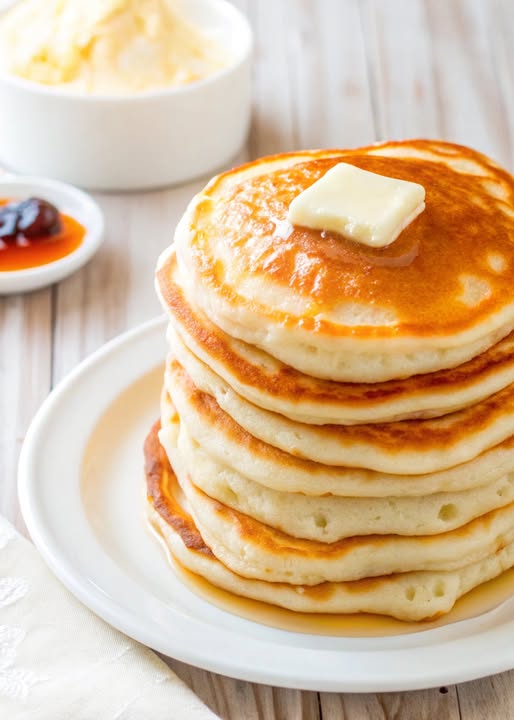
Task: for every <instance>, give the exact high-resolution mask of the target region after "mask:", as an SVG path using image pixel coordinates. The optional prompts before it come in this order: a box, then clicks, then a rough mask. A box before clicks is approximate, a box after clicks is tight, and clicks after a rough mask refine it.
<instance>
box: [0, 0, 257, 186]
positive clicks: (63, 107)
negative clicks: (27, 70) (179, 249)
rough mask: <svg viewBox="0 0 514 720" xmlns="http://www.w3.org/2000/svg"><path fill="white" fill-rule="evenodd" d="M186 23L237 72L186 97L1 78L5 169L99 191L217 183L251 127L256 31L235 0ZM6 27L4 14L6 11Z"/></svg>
mask: <svg viewBox="0 0 514 720" xmlns="http://www.w3.org/2000/svg"><path fill="white" fill-rule="evenodd" d="M180 11H181V14H182V15H183V16H184V17H185V19H186V20H188V21H189V22H190V23H191V24H192V25H194V26H196V27H198V28H199V29H200V30H202V31H203V32H205V34H206V35H207V36H208V37H209V38H211V39H212V40H213V41H214V42H216V43H218V44H219V45H220V46H221V47H223V48H225V50H226V51H227V53H228V54H229V55H230V59H231V62H229V64H228V65H227V67H225V68H223V69H222V70H220V71H219V72H217V73H215V74H214V75H211V76H210V77H207V78H205V79H203V80H200V81H198V82H194V83H191V84H189V85H185V86H183V87H170V88H162V89H161V88H160V89H157V90H148V91H144V92H140V93H134V94H132V95H86V94H84V93H82V94H81V93H77V92H73V91H71V90H69V89H66V88H65V87H61V86H50V85H43V84H40V83H36V82H32V81H28V80H25V79H23V78H20V77H16V76H15V75H13V74H10V73H8V72H7V71H6V70H3V69H0V108H2V109H4V108H8V109H9V111H8V112H4V111H3V110H2V112H0V161H1V162H2V163H3V164H4V166H5V167H8V168H11V169H12V170H13V171H15V172H20V173H24V174H30V175H45V176H48V177H52V178H56V179H58V180H63V181H65V182H69V183H72V184H73V185H78V186H79V187H84V188H89V189H95V190H142V189H152V188H157V187H163V186H167V185H174V184H177V183H182V182H186V181H188V180H192V179H194V178H197V177H200V176H202V175H211V174H212V173H213V172H215V171H216V170H219V169H220V168H222V167H224V166H226V165H227V163H229V162H230V161H232V160H233V159H234V157H235V156H236V154H237V152H238V151H239V150H240V148H241V146H242V145H243V143H244V141H245V139H246V135H247V133H248V128H249V124H250V109H251V62H250V57H251V52H252V45H253V35H252V30H251V28H250V25H249V23H248V21H247V19H246V17H245V16H244V15H243V13H242V12H240V11H239V10H238V9H237V8H236V7H234V6H233V5H232V4H231V3H230V2H227V0H187V2H185V1H182V2H181V3H180ZM0 21H1V9H0Z"/></svg>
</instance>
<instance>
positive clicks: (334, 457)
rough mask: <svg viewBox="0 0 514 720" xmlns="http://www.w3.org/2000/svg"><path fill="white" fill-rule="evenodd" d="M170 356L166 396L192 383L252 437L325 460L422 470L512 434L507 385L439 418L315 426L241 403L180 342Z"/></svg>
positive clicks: (512, 405)
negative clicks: (179, 387)
mask: <svg viewBox="0 0 514 720" xmlns="http://www.w3.org/2000/svg"><path fill="white" fill-rule="evenodd" d="M179 346H180V347H179ZM175 355H176V358H177V359H174V357H173V356H170V360H169V362H168V364H167V369H166V373H165V384H166V387H167V389H168V391H169V392H170V395H171V397H172V398H173V386H174V385H176V384H178V383H182V384H187V385H188V386H189V387H190V392H191V393H194V391H195V389H196V390H200V391H201V392H204V393H207V394H209V395H211V396H212V397H214V398H215V400H216V402H217V403H218V405H219V406H220V408H221V409H222V410H224V411H225V412H226V413H227V414H228V415H230V417H231V418H232V419H233V420H235V421H236V423H237V424H238V425H240V426H241V427H243V428H244V429H245V430H246V431H247V432H249V433H250V434H251V435H253V436H254V437H256V438H259V439H260V440H262V441H263V442H265V443H267V444H269V445H272V446H274V447H277V448H279V449H281V450H284V451H286V452H288V453H290V454H291V455H296V456H297V457H303V458H305V459H307V460H313V461H315V462H319V463H324V464H326V465H344V466H350V467H361V468H367V469H370V470H377V471H380V472H387V473H396V474H399V475H401V474H426V473H432V472H438V471H440V470H445V469H447V468H451V467H453V466H455V465H458V464H461V463H465V462H467V461H469V460H472V459H473V458H475V457H476V456H477V455H479V454H480V453H482V452H484V451H485V450H488V449H489V448H491V447H494V446H495V445H497V444H499V443H501V442H503V441H504V440H506V439H507V438H509V437H511V436H512V434H514V385H509V386H508V387H507V388H505V389H504V390H501V391H500V392H498V393H495V394H494V395H492V396H491V397H489V398H486V399H485V400H483V401H482V402H480V403H477V404H475V405H473V406H472V407H469V408H465V409H464V410H459V411H458V412H455V413H451V414H450V415H446V416H444V417H441V418H429V419H427V420H402V421H400V422H392V423H376V424H373V425H369V424H368V425H322V426H318V425H308V424H306V423H299V422H296V421H294V420H290V419H289V418H285V417H284V416H282V415H279V414H278V413H272V412H270V411H269V410H264V409H262V408H259V407H258V406H257V405H253V404H251V403H249V402H248V401H247V400H245V399H244V398H242V397H241V396H240V395H238V394H237V393H235V392H234V391H233V390H232V388H231V387H230V386H229V385H228V384H227V383H226V382H225V381H224V380H222V378H220V377H219V375H216V374H215V373H213V372H212V370H210V368H208V367H207V365H205V363H202V362H201V361H200V360H198V359H197V358H196V357H195V356H194V355H193V354H192V353H191V352H190V351H189V350H188V349H187V348H186V347H185V345H183V344H182V343H177V344H176V346H175ZM184 368H185V369H184ZM186 371H187V372H186Z"/></svg>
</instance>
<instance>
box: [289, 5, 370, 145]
mask: <svg viewBox="0 0 514 720" xmlns="http://www.w3.org/2000/svg"><path fill="white" fill-rule="evenodd" d="M290 12H291V14H292V15H294V18H295V22H294V25H292V26H291V27H290V28H288V31H287V33H285V37H284V42H285V43H286V44H287V49H288V58H287V61H288V65H289V84H290V90H291V92H292V102H293V108H294V110H293V116H294V119H295V123H294V129H295V142H296V146H297V147H300V148H317V147H352V146H356V145H365V144H368V143H370V142H373V141H374V140H375V126H374V121H373V113H372V106H371V96H370V90H369V82H368V72H367V62H366V54H365V45H364V39H363V28H362V23H361V17H360V13H359V2H358V0H345V2H343V3H342V2H338V0H322V1H321V2H301V3H299V2H295V3H291V4H290Z"/></svg>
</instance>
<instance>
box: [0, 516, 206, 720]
mask: <svg viewBox="0 0 514 720" xmlns="http://www.w3.org/2000/svg"><path fill="white" fill-rule="evenodd" d="M0 718H2V720H4V719H5V720H215V718H216V716H215V715H214V714H213V713H212V712H211V711H210V710H208V709H207V707H206V706H205V705H204V704H203V703H202V702H201V701H200V700H199V699H198V698H197V697H196V695H194V693H192V692H191V691H190V690H189V688H187V687H186V686H185V685H184V684H183V683H182V682H181V681H180V680H179V679H178V678H177V676H176V675H175V674H174V673H173V672H172V671H171V670H170V669H169V668H168V667H167V666H166V665H165V664H164V663H163V662H162V661H161V660H159V658H157V656H156V655H155V654H154V653H153V652H151V651H150V650H148V649H147V648H145V647H143V646H142V645H139V644H138V643H136V642H134V641H133V640H130V639H129V638H128V637H126V636H125V635H123V634H122V633H120V632H118V631H117V630H114V629H113V628H111V627H110V626H109V625H107V624H106V623H104V622H103V621H102V620H100V618H98V617H96V615H94V614H93V613H92V612H90V611H89V610H88V609H87V608H85V607H84V606H83V605H81V604H80V603H79V602H78V601H77V600H76V599H75V598H74V597H73V596H72V595H71V594H70V593H69V592H68V591H67V590H66V588H65V587H64V586H63V585H61V584H60V582H59V581H58V580H56V578H54V576H53V575H52V574H51V573H50V571H49V570H48V569H47V567H46V565H45V564H44V563H43V561H42V560H41V558H40V556H39V554H38V552H37V550H36V549H35V547H34V546H33V545H32V544H31V543H29V542H28V541H27V540H25V538H23V537H21V535H20V534H19V533H17V532H16V531H15V530H14V528H13V527H12V525H10V524H9V523H8V522H7V520H5V519H4V518H3V517H1V516H0Z"/></svg>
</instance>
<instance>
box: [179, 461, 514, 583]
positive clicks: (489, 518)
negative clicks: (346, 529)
mask: <svg viewBox="0 0 514 720" xmlns="http://www.w3.org/2000/svg"><path fill="white" fill-rule="evenodd" d="M175 457H176V456H175ZM175 457H174V458H173V460H174V459H175ZM170 460H171V458H170ZM172 467H173V470H174V472H175V474H176V476H177V480H178V481H179V483H180V487H181V488H182V491H183V492H184V494H185V496H186V498H187V500H188V505H189V507H190V508H191V515H192V517H193V519H194V521H195V524H196V526H197V527H198V529H199V530H200V533H201V535H202V537H203V539H204V540H205V542H206V543H207V545H208V546H209V547H210V548H211V550H212V552H213V553H214V555H215V556H216V557H217V558H218V560H220V561H221V562H222V563H223V564H224V565H225V566H226V567H228V568H229V569H230V570H232V571H233V572H236V573H237V574H238V575H242V576H243V577H248V578H256V579H258V580H268V581H270V582H289V583H293V584H298V585H318V584H319V583H322V582H327V581H328V582H341V581H351V580H360V579H362V578H369V577H375V576H380V575H390V574H392V573H400V572H412V571H420V570H456V569H458V568H460V567H463V566H465V565H469V564H471V563H474V562H478V561H480V560H483V559H485V558H487V557H489V556H490V555H494V554H495V553H496V552H498V551H499V550H501V549H502V548H503V547H505V546H506V545H508V544H510V543H512V542H514V503H511V504H509V505H506V506H505V507H503V508H498V509H496V510H492V511H490V512H489V513H486V514H485V515H483V516H481V517H479V518H476V519H475V520H472V521H471V522H469V523H467V524H466V525H464V526H462V527H460V528H457V529H455V530H450V531H448V532H445V533H440V534H438V535H416V536H402V535H364V536H354V537H351V538H344V539H342V540H339V541H337V542H334V543H320V542H315V541H314V540H304V539H302V538H294V537H292V536H291V535H288V534H286V533H284V532H281V531H280V530H276V529H275V528H272V527H270V526H269V525H264V524H263V523H261V522H259V521H258V520H254V518H251V517H250V516H249V515H243V513H240V512H237V511H236V510H232V508H229V507H228V506H226V505H223V504H222V503H220V502H218V501H217V500H213V499H212V498H210V497H209V496H208V495H206V494H205V493H204V492H202V491H201V490H199V489H198V488H196V487H195V486H194V485H193V484H192V483H191V480H190V478H189V476H188V475H187V473H185V472H183V471H182V468H180V467H178V466H177V467H175V466H174V465H172Z"/></svg>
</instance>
